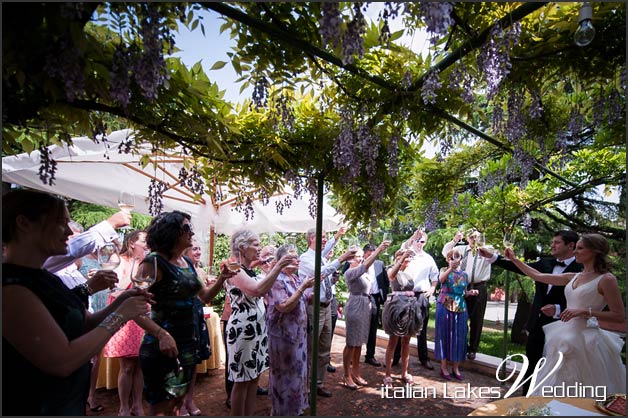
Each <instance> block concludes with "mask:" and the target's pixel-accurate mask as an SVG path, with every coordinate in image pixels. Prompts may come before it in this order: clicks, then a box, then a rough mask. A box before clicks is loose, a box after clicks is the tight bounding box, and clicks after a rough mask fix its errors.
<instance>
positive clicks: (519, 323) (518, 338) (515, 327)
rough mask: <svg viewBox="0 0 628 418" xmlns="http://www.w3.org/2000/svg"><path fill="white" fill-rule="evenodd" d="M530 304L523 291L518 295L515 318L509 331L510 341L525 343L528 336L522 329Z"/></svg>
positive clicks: (526, 319)
mask: <svg viewBox="0 0 628 418" xmlns="http://www.w3.org/2000/svg"><path fill="white" fill-rule="evenodd" d="M531 306H532V304H531V303H530V302H529V301H528V299H527V298H526V297H525V293H523V294H522V295H521V296H519V300H518V301H517V311H516V312H515V320H514V321H513V323H512V332H511V333H510V341H511V342H513V343H517V344H522V345H525V343H526V341H527V340H528V336H527V335H526V334H525V332H524V330H525V325H526V322H527V321H528V317H529V316H530V307H531Z"/></svg>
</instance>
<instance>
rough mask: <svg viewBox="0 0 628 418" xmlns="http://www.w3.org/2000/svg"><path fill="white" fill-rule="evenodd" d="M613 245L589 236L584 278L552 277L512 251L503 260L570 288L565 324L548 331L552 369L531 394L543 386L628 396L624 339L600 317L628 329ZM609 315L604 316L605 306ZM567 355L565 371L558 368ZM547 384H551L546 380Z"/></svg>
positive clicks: (579, 257) (582, 245) (581, 251)
mask: <svg viewBox="0 0 628 418" xmlns="http://www.w3.org/2000/svg"><path fill="white" fill-rule="evenodd" d="M608 252H609V244H608V241H607V240H606V238H604V237H603V236H602V235H599V234H585V235H583V236H582V237H580V240H578V243H577V244H576V250H575V255H576V261H577V262H578V263H581V264H582V265H583V266H584V268H583V271H582V272H580V273H562V274H547V273H540V272H539V271H538V270H536V269H534V268H532V267H530V266H528V265H526V264H525V263H523V262H522V261H521V260H519V259H518V258H516V256H515V254H514V251H513V250H512V249H510V248H507V249H506V250H505V251H504V255H505V256H506V257H507V258H508V259H510V260H511V261H512V262H513V263H514V264H515V265H516V266H517V268H519V269H520V270H521V271H522V272H524V273H525V274H527V275H528V276H530V277H531V278H533V279H534V280H536V281H541V282H544V283H548V284H552V285H559V286H565V298H566V300H567V309H565V310H564V311H563V312H562V313H561V314H560V319H561V320H560V321H556V322H552V323H550V324H547V325H545V326H544V327H543V330H544V332H545V348H544V349H543V356H544V357H545V358H546V363H547V366H546V367H544V368H542V369H541V370H540V371H539V373H538V375H537V379H536V381H537V382H540V383H539V384H538V385H537V386H536V387H531V388H530V390H531V395H533V396H535V395H536V396H539V395H542V394H543V388H544V387H554V386H558V385H576V384H577V385H582V386H593V387H602V386H603V387H605V388H606V393H626V366H625V365H624V364H623V361H622V358H621V351H622V348H623V345H624V342H623V340H622V339H621V338H620V337H619V336H618V335H617V334H615V333H613V332H610V331H606V330H603V329H601V328H600V327H599V325H598V318H599V319H602V320H604V321H608V322H612V323H616V324H618V325H620V327H621V328H622V329H623V330H624V332H625V330H626V316H625V315H626V313H625V308H624V303H623V301H622V299H621V292H620V290H619V286H618V285H617V279H616V278H615V276H614V275H613V274H611V273H610V272H609V266H608V260H607V258H606V257H607V254H608ZM606 306H607V307H608V311H604V310H603V309H604V307H606ZM561 355H562V356H564V357H563V360H562V364H561V366H560V367H559V368H558V369H557V370H554V367H553V366H554V365H556V364H557V363H558V361H559V357H560V356H561ZM544 379H547V380H544Z"/></svg>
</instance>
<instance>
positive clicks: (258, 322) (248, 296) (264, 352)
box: [225, 230, 296, 416]
mask: <svg viewBox="0 0 628 418" xmlns="http://www.w3.org/2000/svg"><path fill="white" fill-rule="evenodd" d="M230 247H231V259H233V260H239V263H240V267H241V268H240V270H239V271H238V273H237V274H236V275H235V276H233V277H231V278H230V279H229V280H227V282H226V283H225V287H226V289H227V294H228V295H229V298H230V300H231V309H232V312H231V316H230V317H229V321H228V322H227V329H226V334H227V351H228V353H229V357H228V359H227V368H228V370H229V380H231V381H232V382H234V383H233V389H232V390H231V415H233V416H242V415H254V414H255V404H256V398H257V382H258V381H259V376H260V375H261V374H262V372H264V371H265V370H266V369H268V367H269V364H268V333H267V330H266V307H265V306H264V300H263V296H264V295H265V294H266V293H267V292H268V291H269V290H270V288H271V287H272V286H273V283H274V282H275V279H277V276H278V275H279V272H280V271H281V270H282V269H283V268H284V267H286V266H287V265H288V264H290V263H296V257H293V256H286V257H284V258H282V259H280V260H278V261H277V263H276V264H275V266H274V267H273V268H272V269H271V271H270V272H269V273H268V274H267V275H266V276H265V277H264V278H260V277H258V276H257V275H256V274H255V272H254V271H253V270H252V265H253V263H254V262H258V260H259V255H260V245H259V237H258V236H257V234H255V233H254V232H252V231H249V230H240V231H237V232H235V233H234V234H233V235H232V237H231V245H230Z"/></svg>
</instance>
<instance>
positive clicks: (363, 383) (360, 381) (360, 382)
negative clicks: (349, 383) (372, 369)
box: [352, 376, 369, 386]
mask: <svg viewBox="0 0 628 418" xmlns="http://www.w3.org/2000/svg"><path fill="white" fill-rule="evenodd" d="M352 377H353V381H354V382H355V383H356V384H357V385H358V386H366V385H368V384H369V382H367V381H366V380H364V379H362V378H361V377H358V376H352Z"/></svg>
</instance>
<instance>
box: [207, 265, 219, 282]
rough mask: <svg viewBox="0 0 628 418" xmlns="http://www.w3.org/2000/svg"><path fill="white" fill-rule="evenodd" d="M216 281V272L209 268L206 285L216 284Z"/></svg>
mask: <svg viewBox="0 0 628 418" xmlns="http://www.w3.org/2000/svg"><path fill="white" fill-rule="evenodd" d="M217 280H218V271H217V270H216V269H215V268H214V267H210V268H209V270H207V280H206V282H207V285H208V286H211V285H213V284H214V283H216V281H217Z"/></svg>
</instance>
